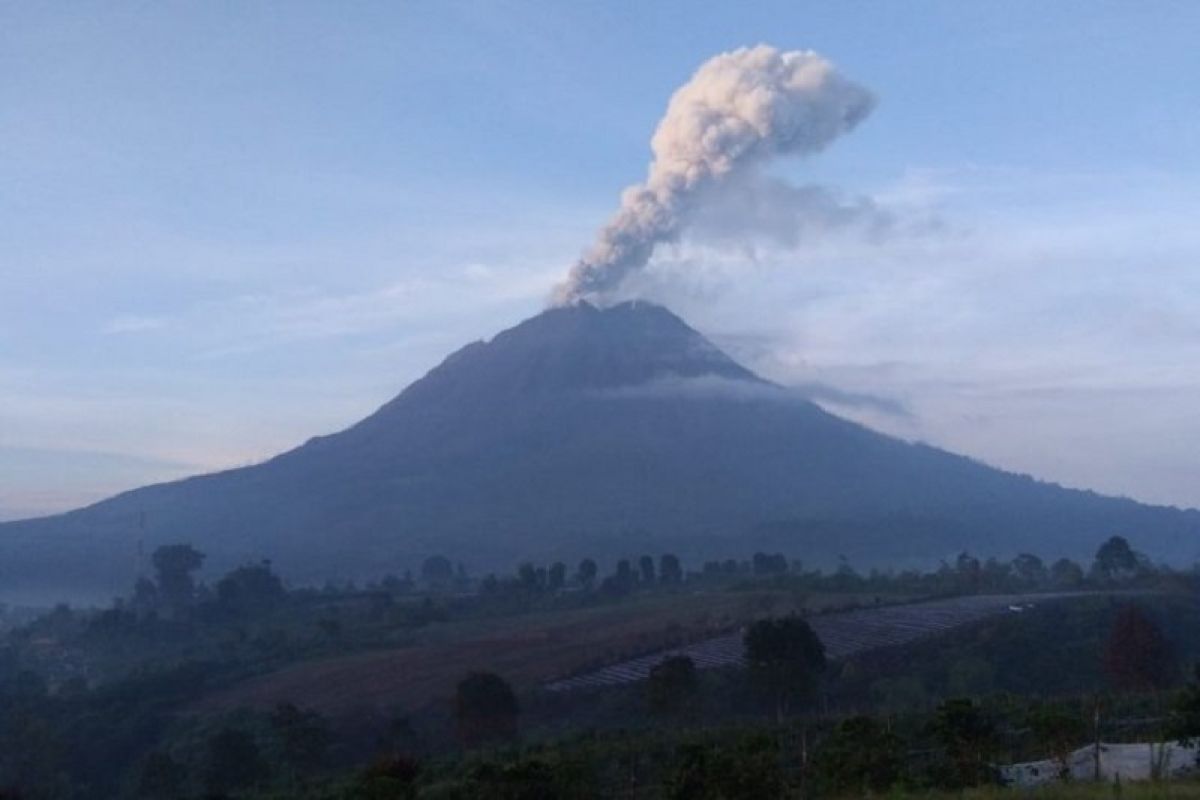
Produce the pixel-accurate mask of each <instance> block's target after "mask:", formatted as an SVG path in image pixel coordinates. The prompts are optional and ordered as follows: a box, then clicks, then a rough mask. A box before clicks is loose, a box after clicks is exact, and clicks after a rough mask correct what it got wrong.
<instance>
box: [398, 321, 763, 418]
mask: <svg viewBox="0 0 1200 800" xmlns="http://www.w3.org/2000/svg"><path fill="white" fill-rule="evenodd" d="M698 377H716V378H722V379H727V380H741V381H754V382H759V381H760V379H759V378H758V377H757V376H755V375H754V373H752V372H750V371H749V370H747V369H746V368H745V367H742V366H741V365H739V364H738V363H737V362H735V361H734V360H733V359H731V358H730V357H729V356H727V355H726V354H725V353H723V352H722V351H721V350H720V349H719V348H717V347H716V346H715V345H714V344H712V343H711V342H710V341H709V340H708V339H706V338H705V337H704V336H703V335H701V334H700V333H699V332H698V331H696V330H695V329H694V328H692V327H690V326H689V325H688V324H687V323H685V322H684V321H683V320H682V319H680V318H679V317H677V316H676V315H675V314H673V313H671V311H669V310H668V309H666V308H664V307H663V306H660V305H656V304H654V303H647V302H644V301H629V302H624V303H619V304H617V305H613V306H607V307H604V308H598V307H596V306H594V305H591V304H590V303H587V302H586V301H580V302H577V303H573V304H571V305H566V306H556V307H553V308H549V309H546V310H545V311H543V312H541V313H540V314H537V315H536V316H533V317H531V318H529V319H527V320H525V321H524V322H521V323H520V324H518V325H515V326H514V327H512V328H509V329H507V330H505V331H502V332H501V333H499V334H497V335H496V336H495V337H493V338H492V339H491V340H490V341H486V342H474V343H473V344H470V345H467V346H466V347H464V348H462V349H461V350H459V351H457V352H456V353H454V354H453V355H451V356H450V357H449V358H447V359H446V360H445V361H443V362H442V364H440V365H439V366H438V367H436V368H435V369H434V370H432V371H431V372H430V373H429V374H428V375H426V376H425V378H423V379H422V380H420V381H418V382H417V383H416V384H413V386H412V387H410V389H409V390H408V391H406V392H405V394H409V393H410V392H412V393H419V392H423V391H430V390H434V389H436V391H437V392H438V393H439V395H441V396H443V397H444V396H445V392H447V391H448V390H449V391H453V392H454V393H456V394H457V393H459V392H471V393H476V392H486V393H488V395H489V396H491V397H496V396H508V395H512V394H518V393H519V394H529V393H533V394H540V393H546V392H562V391H581V390H582V391H596V390H606V389H616V388H624V387H630V386H637V385H641V384H645V383H649V382H652V381H655V380H662V379H674V378H698ZM402 396H403V395H402Z"/></svg>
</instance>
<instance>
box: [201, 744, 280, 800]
mask: <svg viewBox="0 0 1200 800" xmlns="http://www.w3.org/2000/svg"><path fill="white" fill-rule="evenodd" d="M269 775H270V770H269V768H268V766H267V762H266V761H265V760H264V759H263V756H262V752H261V751H260V750H259V747H258V742H256V741H255V740H254V737H253V736H252V735H251V734H249V733H248V732H246V731H243V730H240V729H238V728H222V729H221V730H219V731H218V732H217V733H216V734H214V735H213V736H212V738H210V739H209V740H208V754H207V759H206V763H205V772H204V785H205V788H206V789H207V790H208V791H209V792H210V793H212V794H228V793H230V792H233V791H236V790H239V789H247V788H250V787H252V786H254V785H256V784H258V783H260V782H262V781H264V780H266V779H267V778H268V777H269Z"/></svg>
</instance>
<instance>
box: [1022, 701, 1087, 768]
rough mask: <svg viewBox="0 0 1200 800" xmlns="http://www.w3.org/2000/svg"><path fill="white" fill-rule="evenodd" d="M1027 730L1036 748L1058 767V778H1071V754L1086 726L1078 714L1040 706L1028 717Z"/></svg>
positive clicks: (1082, 735)
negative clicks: (1031, 733) (1039, 748)
mask: <svg viewBox="0 0 1200 800" xmlns="http://www.w3.org/2000/svg"><path fill="white" fill-rule="evenodd" d="M1029 729H1030V730H1031V731H1032V732H1033V738H1034V740H1036V741H1037V743H1038V746H1039V747H1041V748H1042V750H1043V751H1045V752H1046V753H1047V754H1049V755H1050V757H1051V758H1053V759H1054V760H1055V761H1057V762H1058V766H1059V777H1060V778H1062V779H1064V780H1065V779H1067V778H1069V777H1070V776H1071V765H1070V758H1071V753H1072V752H1074V750H1075V748H1076V747H1077V746H1078V745H1079V743H1080V742H1081V741H1083V738H1084V735H1085V733H1086V726H1085V725H1084V722H1083V720H1082V719H1081V718H1080V716H1079V714H1078V713H1072V712H1071V711H1068V710H1067V709H1065V708H1062V707H1060V706H1049V705H1046V706H1040V707H1039V708H1037V709H1035V710H1034V711H1033V712H1032V713H1031V714H1030V715H1029Z"/></svg>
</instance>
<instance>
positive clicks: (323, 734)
mask: <svg viewBox="0 0 1200 800" xmlns="http://www.w3.org/2000/svg"><path fill="white" fill-rule="evenodd" d="M269 722H270V725H271V730H272V731H273V732H274V733H275V736H276V737H277V738H278V740H279V744H280V746H281V749H282V751H283V760H284V763H286V764H287V765H288V767H289V768H290V769H291V770H292V772H293V774H296V775H303V774H307V773H309V772H312V771H314V770H316V769H318V768H320V766H321V764H322V763H323V762H324V760H325V755H326V752H327V751H328V749H329V745H330V744H332V742H333V734H332V732H331V731H330V729H329V725H328V723H326V721H325V720H324V718H322V717H321V715H320V714H317V713H315V712H312V711H301V710H300V709H299V708H297V707H296V706H295V705H293V704H292V703H281V704H279V705H278V706H276V707H275V710H274V711H272V712H271V715H270V717H269Z"/></svg>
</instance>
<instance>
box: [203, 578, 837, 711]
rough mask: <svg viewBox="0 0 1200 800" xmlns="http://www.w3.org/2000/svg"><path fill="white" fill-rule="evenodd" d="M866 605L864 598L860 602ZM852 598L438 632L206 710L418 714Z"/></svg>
mask: <svg viewBox="0 0 1200 800" xmlns="http://www.w3.org/2000/svg"><path fill="white" fill-rule="evenodd" d="M859 599H861V598H859ZM849 602H851V598H848V597H837V596H832V595H828V596H810V597H807V598H804V599H799V598H795V597H793V596H791V595H788V594H785V593H782V592H702V593H686V594H684V593H681V594H678V595H660V596H654V597H644V598H637V597H635V598H631V599H630V600H629V601H628V602H624V603H621V604H618V605H614V606H605V607H600V608H591V609H583V610H578V611H565V612H555V613H540V614H527V615H521V616H516V617H506V618H502V619H496V620H483V621H472V622H466V623H451V624H445V625H434V626H430V627H429V628H428V629H426V630H425V631H423V632H422V634H421V637H420V642H419V643H418V644H416V645H414V646H411V647H404V648H398V649H390V650H384V651H372V652H367V653H357V654H353V655H347V656H344V657H338V658H332V659H325V660H321V661H313V662H306V663H302V664H296V665H294V666H291V667H287V668H285V669H282V670H279V671H277V672H273V673H270V674H267V675H262V676H258V677H255V678H251V679H248V680H246V681H243V682H242V683H240V684H238V685H236V686H233V687H231V688H229V689H226V690H223V691H220V692H217V693H214V694H212V695H210V696H209V697H207V698H205V699H204V700H203V701H202V702H201V703H200V704H199V706H198V707H197V709H196V710H199V711H202V712H204V711H224V710H229V709H233V708H237V707H240V706H250V707H271V706H274V705H275V704H277V703H280V702H284V701H290V702H293V703H295V704H297V705H299V706H302V707H305V708H311V709H314V710H316V711H319V712H321V713H322V714H326V715H329V716H338V715H340V714H344V713H347V712H352V711H357V710H361V709H371V708H378V709H390V708H400V709H406V710H415V709H417V708H421V707H424V706H427V705H430V704H432V703H438V702H444V701H445V700H447V699H448V698H449V697H450V696H451V695H452V693H453V690H454V685H455V683H456V682H457V681H458V680H459V679H460V678H461V677H462V676H463V675H464V674H465V673H466V672H468V671H470V670H473V669H486V670H490V671H493V672H497V673H499V674H501V675H503V676H504V677H505V678H507V679H508V680H509V681H511V682H512V683H513V684H514V686H516V687H517V688H518V689H524V688H529V687H532V686H535V685H538V684H541V683H544V682H546V681H549V680H552V679H554V678H560V677H564V676H567V675H572V674H576V673H578V672H581V671H583V670H586V669H589V668H595V667H598V666H601V665H604V664H611V663H613V662H615V661H620V660H622V659H625V658H630V657H632V656H636V655H640V654H643V653H649V652H654V651H655V650H660V649H662V648H664V647H674V646H679V645H682V644H685V643H688V642H693V641H698V640H701V639H705V638H708V637H711V636H713V635H714V634H717V633H721V632H724V631H728V630H730V629H731V628H734V627H736V626H738V625H741V624H743V623H745V622H747V621H749V620H753V619H757V618H760V617H763V616H767V615H770V614H780V613H787V612H789V611H792V610H798V609H799V608H800V607H801V605H803V607H804V608H806V609H814V608H823V607H825V608H827V607H836V606H841V605H845V604H848V603H849Z"/></svg>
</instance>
